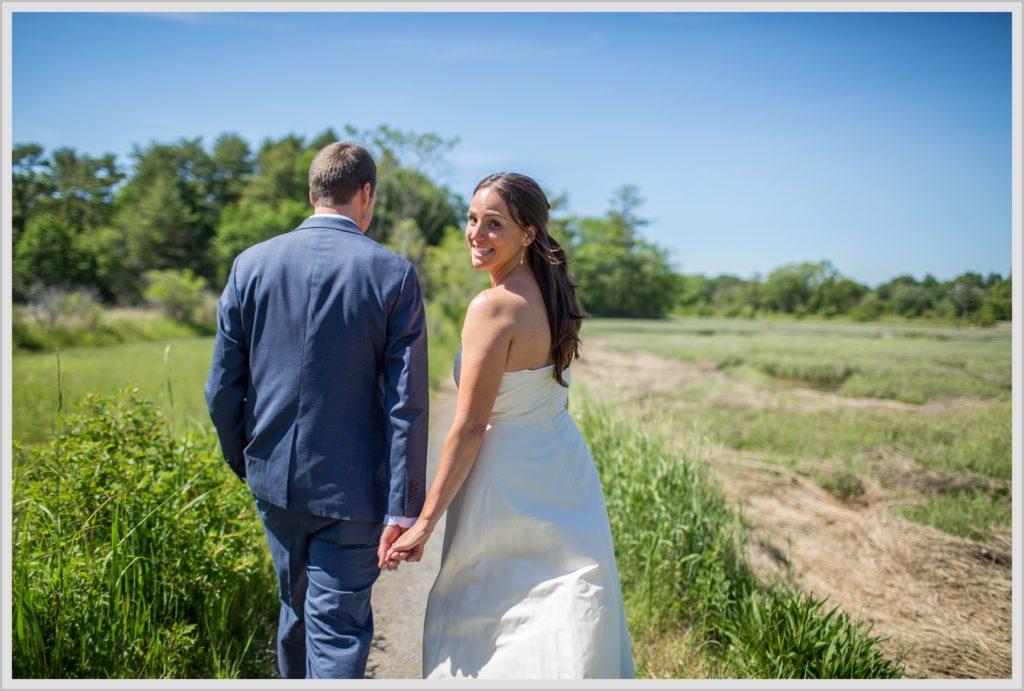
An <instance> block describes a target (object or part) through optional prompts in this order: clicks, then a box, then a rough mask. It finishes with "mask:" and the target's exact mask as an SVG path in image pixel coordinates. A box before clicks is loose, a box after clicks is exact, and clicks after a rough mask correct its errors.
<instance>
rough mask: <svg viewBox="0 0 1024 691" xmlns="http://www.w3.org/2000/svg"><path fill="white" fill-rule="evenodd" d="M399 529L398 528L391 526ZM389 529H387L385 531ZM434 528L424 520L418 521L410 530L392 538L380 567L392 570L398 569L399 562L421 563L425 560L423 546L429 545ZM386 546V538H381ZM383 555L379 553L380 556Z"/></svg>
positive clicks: (382, 557)
mask: <svg viewBox="0 0 1024 691" xmlns="http://www.w3.org/2000/svg"><path fill="white" fill-rule="evenodd" d="M389 527H396V528H397V527H398V526H389ZM386 530H387V528H385V531H386ZM433 530H434V529H433V528H432V527H430V526H429V525H428V522H427V521H425V520H424V519H422V518H419V519H417V520H416V522H415V523H413V524H412V527H411V528H409V529H408V530H404V531H402V532H401V533H399V534H398V535H396V536H395V538H392V539H391V541H390V542H389V544H388V548H387V549H385V550H384V552H383V556H381V559H380V566H381V567H382V568H383V567H384V566H385V565H387V567H388V568H389V569H391V570H394V569H397V568H398V564H399V562H402V561H408V562H414V561H419V560H420V559H422V558H423V546H424V545H426V544H427V540H428V539H429V538H430V534H431V533H432V532H433ZM383 544H384V538H383V536H382V537H381V545H383ZM380 554H381V553H380V552H378V555H380Z"/></svg>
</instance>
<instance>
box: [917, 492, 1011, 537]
mask: <svg viewBox="0 0 1024 691" xmlns="http://www.w3.org/2000/svg"><path fill="white" fill-rule="evenodd" d="M897 513H899V514H900V515H901V516H903V517H904V518H907V519H910V520H912V521H916V522H917V523H924V524H926V525H931V526H935V527H936V528H938V529H939V530H942V531H945V532H947V533H950V534H952V535H959V536H961V537H968V538H971V539H974V540H985V539H987V538H988V537H989V531H988V528H990V527H993V526H999V527H1008V526H1009V525H1010V520H1011V507H1010V499H1009V497H1008V496H1007V495H1002V496H1000V495H998V494H996V495H993V494H992V493H990V492H984V491H981V490H977V489H975V490H968V491H957V492H944V493H939V494H933V495H931V496H929V497H927V498H926V499H925V500H924V501H922V502H920V503H918V504H914V505H913V506H907V507H903V508H900V509H898V510H897Z"/></svg>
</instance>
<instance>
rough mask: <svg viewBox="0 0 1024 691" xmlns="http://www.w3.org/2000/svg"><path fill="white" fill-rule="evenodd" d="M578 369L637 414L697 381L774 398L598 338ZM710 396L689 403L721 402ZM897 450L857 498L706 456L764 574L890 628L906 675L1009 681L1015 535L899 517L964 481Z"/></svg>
mask: <svg viewBox="0 0 1024 691" xmlns="http://www.w3.org/2000/svg"><path fill="white" fill-rule="evenodd" d="M573 370H574V371H573V376H574V377H578V379H577V381H579V382H581V383H583V384H585V385H587V386H588V387H591V388H593V389H594V390H595V392H596V393H599V394H600V395H601V396H602V397H603V398H605V400H606V401H608V402H610V403H611V402H618V403H619V404H620V405H624V406H628V407H630V408H631V409H632V408H636V409H637V410H638V411H642V410H643V409H644V405H645V398H646V397H647V396H648V394H650V393H651V392H655V393H658V392H660V393H663V394H668V398H671V393H672V391H673V388H674V387H677V386H680V385H681V384H682V383H683V382H684V381H686V383H687V384H693V383H694V381H695V378H696V380H697V381H698V382H707V383H710V384H716V385H717V386H715V387H712V388H711V390H712V391H714V392H716V394H717V395H727V396H728V397H729V398H730V399H731V401H733V402H735V401H736V400H744V401H745V402H746V401H747V400H748V399H749V402H750V404H751V405H754V406H761V407H764V406H765V405H772V404H773V402H772V401H770V400H769V401H765V400H764V398H765V396H766V394H765V392H763V391H761V392H758V391H756V390H755V389H754V388H753V387H750V386H749V385H747V384H744V383H743V382H737V381H735V380H732V381H725V380H727V379H729V377H728V375H727V374H725V373H723V372H720V371H718V370H716V369H715V368H714V367H713V366H703V365H698V364H690V363H681V362H677V361H674V360H668V359H664V358H660V357H656V356H654V355H648V354H643V353H628V354H626V353H618V352H615V351H612V350H602V349H601V348H600V344H595V343H593V342H590V343H588V345H587V348H586V349H585V351H584V358H583V359H582V360H581V361H580V362H579V363H578V364H577V365H576V366H574V367H573ZM800 395H801V396H802V397H803V398H804V399H806V400H805V403H806V406H807V408H811V407H813V408H815V409H821V408H823V407H824V408H830V409H834V410H835V411H836V414H842V411H843V410H846V409H849V408H852V407H869V406H879V407H895V406H892V405H891V404H892V402H888V401H878V400H875V399H848V398H843V397H841V396H838V395H834V394H827V393H820V392H810V393H809V394H800ZM769 398H770V396H769ZM713 399H714V396H711V397H710V398H708V399H706V400H705V401H704V402H703V403H697V404H695V403H688V404H685V405H687V406H693V405H713V404H714V400H713ZM758 399H761V400H758ZM659 400H665V399H664V398H661V399H659ZM900 405H904V404H900ZM944 405H949V403H944ZM681 407H682V406H681ZM683 441H685V440H683ZM899 451H900V450H899V449H898V448H895V449H893V453H891V454H887V457H886V458H884V459H874V460H876V461H878V463H877V467H878V468H879V472H878V474H877V479H875V478H871V477H865V478H861V479H862V480H863V481H864V483H865V485H866V486H867V492H866V493H865V495H864V496H862V497H859V498H858V501H856V502H844V501H841V500H839V499H836V498H835V497H833V496H832V495H830V494H829V493H828V492H826V491H824V490H823V489H821V488H820V487H819V486H818V485H816V484H815V483H814V482H812V481H810V480H808V479H807V478H805V477H803V476H800V475H798V474H796V473H794V472H791V471H788V470H787V469H785V468H782V467H780V466H779V465H777V464H771V463H769V462H766V461H764V460H762V459H759V458H758V457H757V456H756V454H744V453H741V452H738V451H735V450H732V449H728V448H723V447H712V448H710V449H707V450H706V453H705V457H706V458H707V461H708V462H709V463H710V464H711V466H712V467H713V468H714V471H715V475H716V477H717V478H718V480H719V482H720V483H721V485H722V487H723V489H724V491H725V492H726V494H727V496H729V497H730V499H732V501H733V502H734V503H735V505H737V506H738V507H741V508H742V511H743V516H744V519H745V522H746V523H747V525H748V526H749V528H750V539H749V540H748V544H747V551H748V558H749V560H750V563H751V564H752V566H753V567H754V569H755V570H756V571H757V572H758V573H759V574H760V575H762V576H763V577H765V578H768V577H771V576H772V575H774V574H778V573H783V574H785V573H788V574H791V576H792V577H793V578H794V579H795V581H796V582H797V583H798V584H799V585H800V586H801V587H803V588H804V589H805V590H807V591H808V592H811V593H814V594H815V595H816V596H818V597H819V598H820V597H825V596H827V597H828V598H829V604H830V605H839V606H841V607H842V609H843V610H844V611H845V612H847V613H848V614H850V615H851V616H853V617H857V616H858V615H859V616H860V617H861V618H862V619H863V620H866V621H868V622H871V623H873V624H874V631H873V632H874V633H875V634H882V635H887V636H891V640H889V641H888V642H886V643H884V644H883V648H885V649H886V650H888V651H890V652H892V653H896V652H897V651H903V652H905V653H906V658H905V663H906V665H907V674H908V676H909V677H916V676H919V675H920V676H925V677H929V678H938V677H954V678H965V677H969V678H1007V677H1010V676H1011V675H1012V668H1011V661H1012V654H1011V645H1012V641H1011V630H1012V613H1011V602H1012V599H1011V586H1012V580H1011V577H1012V571H1011V546H1010V531H1009V529H1007V530H1006V531H1005V534H1002V535H997V536H996V537H995V538H993V539H992V540H991V541H989V542H987V543H981V542H977V541H974V540H968V539H964V538H959V537H955V536H952V535H948V534H946V533H943V532H941V531H939V530H936V529H934V528H931V527H928V526H923V525H919V524H917V523H912V522H910V521H907V520H904V519H902V518H900V517H898V516H896V515H894V514H893V513H892V512H891V511H890V510H889V508H890V507H891V506H892V505H893V504H894V503H895V501H897V499H896V495H895V494H894V493H893V492H892V490H894V489H906V487H907V485H908V484H913V483H919V482H925V483H926V484H927V483H928V482H932V481H935V482H947V481H948V482H954V481H956V480H957V478H953V477H949V478H946V477H943V478H934V477H931V476H933V475H936V473H935V472H934V471H927V470H925V469H923V468H920V467H918V466H916V464H914V462H913V461H912V460H911V459H909V458H907V457H906V456H903V455H902V454H900V453H899ZM950 475H952V474H950ZM966 480H969V481H971V482H976V481H977V478H966Z"/></svg>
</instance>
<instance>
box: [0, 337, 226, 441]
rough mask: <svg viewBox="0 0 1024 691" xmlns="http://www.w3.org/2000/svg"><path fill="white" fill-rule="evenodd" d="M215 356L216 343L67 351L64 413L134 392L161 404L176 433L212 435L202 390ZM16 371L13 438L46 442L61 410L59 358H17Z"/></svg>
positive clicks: (196, 340) (184, 341) (190, 341)
mask: <svg viewBox="0 0 1024 691" xmlns="http://www.w3.org/2000/svg"><path fill="white" fill-rule="evenodd" d="M168 348H169V351H168ZM165 353H166V354H167V359H166V365H165V357H164V356H165ZM212 355H213V339H212V338H187V339H177V340H167V341H148V342H139V343H126V344H120V345H113V346H107V347H102V348H69V349H67V350H62V351H61V352H60V363H61V374H62V377H63V397H64V406H65V409H66V410H72V409H73V407H74V405H75V404H76V403H78V402H80V401H82V400H84V399H85V395H86V394H87V393H97V394H110V393H113V392H115V391H117V390H120V389H122V388H124V387H126V386H134V387H137V388H138V389H139V392H140V395H141V396H142V397H143V398H145V399H147V400H150V401H153V402H154V403H156V404H157V405H158V407H159V408H160V409H161V410H162V411H163V412H164V413H165V414H166V415H168V418H169V419H170V421H171V423H172V426H173V430H174V431H175V432H177V433H184V432H186V431H187V430H190V429H191V430H199V429H207V428H209V415H208V413H207V410H206V402H205V400H204V399H203V385H204V383H205V382H206V375H207V372H208V371H209V367H210V358H211V357H212ZM12 365H13V379H12V381H13V386H12V389H13V391H12V396H11V402H12V404H13V405H12V418H13V428H14V438H15V439H16V440H19V441H21V442H23V443H25V444H39V443H42V442H46V441H48V440H49V439H50V438H52V436H53V432H54V422H55V411H56V409H57V356H56V355H55V354H54V353H46V354H32V355H16V356H15V357H14V358H13V362H12ZM168 379H169V380H170V382H171V390H170V392H169V391H168V387H167V383H168ZM172 395H173V398H174V406H173V411H172V410H171V405H170V403H171V400H170V399H171V396H172Z"/></svg>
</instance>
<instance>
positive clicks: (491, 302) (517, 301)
mask: <svg viewBox="0 0 1024 691" xmlns="http://www.w3.org/2000/svg"><path fill="white" fill-rule="evenodd" d="M525 307H526V300H525V299H523V297H522V296H521V295H518V294H516V293H514V292H512V291H509V290H507V289H506V288H504V287H503V286H495V287H493V288H488V289H487V290H482V291H480V292H479V293H478V294H477V296H476V297H475V298H473V299H472V301H470V303H469V308H468V309H467V310H466V319H467V320H468V319H470V318H473V319H484V320H492V319H495V320H504V319H515V318H516V316H517V314H518V313H520V312H521V311H522V310H523V309H524V308H525Z"/></svg>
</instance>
